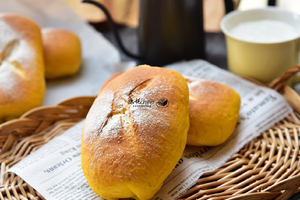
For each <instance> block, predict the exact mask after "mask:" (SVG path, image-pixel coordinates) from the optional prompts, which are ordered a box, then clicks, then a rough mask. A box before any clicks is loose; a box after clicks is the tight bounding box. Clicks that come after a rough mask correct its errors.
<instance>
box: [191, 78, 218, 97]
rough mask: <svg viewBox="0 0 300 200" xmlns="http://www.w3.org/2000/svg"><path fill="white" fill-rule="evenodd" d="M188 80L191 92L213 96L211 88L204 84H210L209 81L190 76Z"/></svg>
mask: <svg viewBox="0 0 300 200" xmlns="http://www.w3.org/2000/svg"><path fill="white" fill-rule="evenodd" d="M185 78H186V80H187V84H188V87H189V90H190V92H193V93H195V94H204V95H205V94H207V95H208V94H211V93H212V92H214V91H212V90H211V89H212V88H211V87H205V86H204V85H203V84H204V83H205V82H209V80H204V79H200V78H194V77H190V76H185Z"/></svg>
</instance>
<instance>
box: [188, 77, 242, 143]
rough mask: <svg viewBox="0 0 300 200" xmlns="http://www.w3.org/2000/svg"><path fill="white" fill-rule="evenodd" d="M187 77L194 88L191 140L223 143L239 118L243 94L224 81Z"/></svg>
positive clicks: (190, 97)
mask: <svg viewBox="0 0 300 200" xmlns="http://www.w3.org/2000/svg"><path fill="white" fill-rule="evenodd" d="M185 78H186V80H187V83H188V86H189V92H190V94H189V104H190V108H189V117H190V128H189V131H188V138H187V144H188V145H194V146H216V145H220V144H222V143H223V142H225V141H226V140H227V139H228V138H229V136H230V135H231V134H232V133H233V131H234V129H235V126H236V123H237V120H238V118H239V110H240V104H241V99H240V96H239V94H238V93H237V92H236V91H235V90H234V89H232V88H231V87H229V86H227V85H224V84H222V83H218V82H215V81H209V80H203V79H198V78H193V77H185Z"/></svg>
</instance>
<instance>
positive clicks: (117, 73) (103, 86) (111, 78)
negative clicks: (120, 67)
mask: <svg viewBox="0 0 300 200" xmlns="http://www.w3.org/2000/svg"><path fill="white" fill-rule="evenodd" d="M123 73H124V72H116V73H114V74H113V75H111V77H109V78H108V79H107V80H106V81H105V82H104V83H103V85H102V86H101V88H100V91H99V93H98V94H100V93H101V92H102V90H103V89H104V88H105V86H106V85H107V84H108V83H109V82H110V81H112V80H113V79H115V78H116V77H117V76H119V75H121V74H123Z"/></svg>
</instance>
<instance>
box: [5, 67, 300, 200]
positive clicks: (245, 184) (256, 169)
mask: <svg viewBox="0 0 300 200" xmlns="http://www.w3.org/2000/svg"><path fill="white" fill-rule="evenodd" d="M299 70H300V66H299V65H297V66H295V68H293V69H291V70H289V71H287V72H286V73H285V74H284V75H283V76H282V77H281V78H279V79H278V80H275V81H274V82H273V83H272V84H273V85H272V84H271V86H272V88H276V89H278V90H279V91H281V92H282V94H283V95H284V97H285V98H286V99H287V100H288V102H289V103H290V104H291V105H292V106H293V107H294V109H295V111H294V112H293V113H292V114H291V115H290V116H288V117H286V118H285V119H284V120H282V121H281V122H279V123H278V124H276V125H275V126H273V127H272V128H271V129H269V130H268V131H266V132H264V133H263V134H262V135H261V136H259V137H258V138H256V139H254V140H252V141H251V142H249V143H248V144H247V145H246V146H245V147H244V148H243V149H241V150H240V151H239V152H238V153H236V154H235V155H234V156H232V158H231V159H230V160H228V161H227V162H226V163H225V164H224V165H223V166H222V167H221V168H219V169H217V170H215V171H213V172H210V173H206V174H204V175H203V176H202V177H201V178H200V179H199V180H198V182H197V184H196V185H195V186H193V187H192V188H191V189H190V190H188V191H187V192H186V193H185V194H183V195H182V197H181V198H180V199H234V200H236V199H243V200H248V199H249V200H253V199H278V200H279V199H287V198H288V197H290V196H291V195H292V194H293V193H296V192H300V189H299V187H300V173H299V171H300V167H299V165H300V160H299V159H300V152H299V138H300V114H299V113H300V98H299V96H298V95H297V94H296V93H295V92H294V91H293V90H292V89H290V88H289V87H286V86H284V85H285V81H286V80H287V77H289V76H291V75H292V74H294V72H295V71H299ZM291 71H292V72H291ZM287 74H288V75H287ZM94 99H95V97H78V98H73V99H69V100H67V101H64V102H62V103H60V104H58V105H57V106H53V107H42V108H37V109H34V110H31V111H30V112H28V113H26V114H25V115H24V116H22V117H21V118H20V119H18V120H14V121H11V122H7V123H4V124H2V125H0V148H2V151H1V152H0V161H1V166H0V199H1V200H4V199H5V200H7V199H9V200H12V199H20V200H23V199H37V200H39V199H44V198H43V197H42V196H41V195H40V194H39V193H38V192H36V191H35V190H34V189H33V188H32V187H30V186H29V185H28V184H27V183H26V182H24V181H23V180H22V179H21V178H20V177H18V176H16V175H15V174H13V173H4V171H5V170H7V169H8V168H9V167H11V166H12V165H14V164H15V163H17V162H18V161H20V160H21V159H22V158H23V157H25V156H27V155H28V154H29V153H30V152H33V151H35V150H36V149H38V148H39V147H41V146H42V145H43V144H45V143H47V142H48V141H49V140H51V139H52V138H53V137H55V136H57V135H59V134H61V133H62V132H64V131H65V130H67V129H68V128H70V127H71V126H73V125H74V124H76V123H77V122H79V121H80V120H82V119H84V118H85V116H86V114H87V112H88V110H89V108H90V106H91V105H92V103H93V101H94Z"/></svg>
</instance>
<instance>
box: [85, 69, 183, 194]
mask: <svg viewBox="0 0 300 200" xmlns="http://www.w3.org/2000/svg"><path fill="white" fill-rule="evenodd" d="M161 98H165V99H167V100H168V101H169V104H168V106H167V107H159V106H157V105H156V102H158V101H159V100H160V99H161ZM131 99H132V102H131V103H130V100H131ZM137 99H139V100H137ZM188 108H189V104H188V87H187V83H186V81H185V79H184V77H183V76H182V75H181V74H179V73H178V72H176V71H174V70H170V69H165V68H157V67H149V66H139V67H136V68H134V69H131V70H129V71H127V72H125V73H123V74H122V75H120V76H117V77H116V78H115V79H113V80H112V81H110V82H109V83H108V84H107V85H106V86H105V87H104V88H103V90H102V91H101V93H100V94H99V96H98V97H97V99H96V100H95V102H94V104H93V106H92V107H91V109H90V111H89V113H88V115H87V118H86V123H85V126H84V128H83V135H82V144H81V153H82V168H83V172H84V174H85V176H86V178H87V181H88V183H89V184H90V186H91V188H92V189H93V190H94V191H95V192H96V193H97V194H99V195H100V196H102V197H104V198H129V197H133V198H139V199H141V200H142V199H150V198H151V197H152V196H153V195H154V194H155V193H156V192H157V191H158V190H159V189H160V187H161V186H162V183H163V181H164V180H165V179H166V178H167V176H168V175H169V174H170V173H171V171H172V170H173V168H174V167H175V165H176V164H177V162H178V160H179V159H180V157H181V155H182V153H183V150H184V148H185V144H186V136H187V130H188V127H189V119H188Z"/></svg>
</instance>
